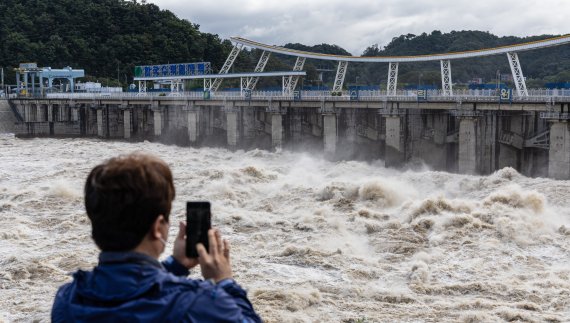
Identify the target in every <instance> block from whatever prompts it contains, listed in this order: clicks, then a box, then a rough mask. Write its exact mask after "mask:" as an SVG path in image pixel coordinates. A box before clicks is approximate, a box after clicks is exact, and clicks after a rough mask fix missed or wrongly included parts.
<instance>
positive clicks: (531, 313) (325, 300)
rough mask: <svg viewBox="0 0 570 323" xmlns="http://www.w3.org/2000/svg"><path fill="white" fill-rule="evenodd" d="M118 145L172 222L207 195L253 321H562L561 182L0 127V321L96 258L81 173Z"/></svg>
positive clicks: (39, 305) (567, 270)
mask: <svg viewBox="0 0 570 323" xmlns="http://www.w3.org/2000/svg"><path fill="white" fill-rule="evenodd" d="M133 151H144V152H148V153H152V154H154V155H157V156H159V157H160V158H162V159H164V160H165V161H167V162H168V164H169V165H170V166H171V168H172V170H173V173H174V177H175V185H176V189H177V196H176V200H175V202H174V206H173V211H172V215H171V216H172V217H171V221H172V222H173V223H177V222H178V221H180V220H182V219H183V218H184V212H185V210H184V207H185V202H186V201H187V200H210V201H212V204H213V217H214V218H213V222H214V225H215V226H217V227H219V228H221V230H222V232H223V234H224V235H225V236H226V237H227V238H228V239H229V240H230V241H231V243H232V247H233V248H232V259H233V268H234V272H235V276H236V280H237V281H238V282H239V283H240V284H241V285H242V286H244V287H245V288H246V289H247V290H248V292H249V296H250V299H251V300H252V302H253V304H254V306H255V308H256V310H257V311H258V312H259V313H260V315H261V316H262V317H263V318H264V320H265V321H267V322H501V321H522V322H568V321H570V181H555V180H551V179H544V178H536V179H532V178H527V177H524V176H522V175H520V174H518V173H517V172H516V171H515V170H513V169H510V168H505V169H502V170H500V171H498V172H496V173H494V174H492V175H489V176H481V177H479V176H467V175H457V174H449V173H444V172H435V171H430V170H429V169H427V168H423V169H421V168H420V169H413V170H407V171H399V170H394V169H386V168H384V167H383V165H382V162H371V163H366V162H356V161H343V162H330V161H326V160H324V159H322V158H320V157H319V156H312V155H310V154H306V153H293V152H277V153H271V152H267V151H258V150H254V151H247V152H244V151H237V152H230V151H227V150H224V149H214V148H201V149H193V148H187V147H184V148H183V147H176V146H166V145H162V144H157V143H149V142H143V143H125V142H111V141H100V140H89V139H28V140H22V139H17V138H14V137H13V136H12V135H0V321H6V322H12V321H17V322H19V321H23V322H28V321H49V313H50V308H51V304H52V301H53V297H54V294H55V291H56V289H57V287H58V286H59V285H61V284H63V283H65V282H67V281H69V280H70V276H69V273H71V272H73V271H75V270H76V269H78V268H82V269H89V268H91V267H92V266H93V265H95V264H96V261H97V254H98V250H97V249H96V247H95V245H94V244H93V242H92V240H91V237H90V223H89V220H88V219H87V216H86V214H85V211H84V207H83V200H82V186H83V182H84V180H85V178H86V176H87V174H88V172H89V171H90V169H91V168H92V167H93V166H95V165H96V164H98V163H100V162H101V161H103V160H105V159H107V158H109V157H112V156H116V155H119V154H124V153H129V152H133ZM176 227H177V226H176V225H172V226H171V232H170V240H172V239H173V238H174V235H175V232H174V231H175V228H176ZM167 248H168V249H167V250H172V244H171V242H170V241H169V245H168V247H167ZM164 256H166V254H165V255H164ZM192 276H193V277H200V273H199V269H196V270H195V271H194V272H193V274H192Z"/></svg>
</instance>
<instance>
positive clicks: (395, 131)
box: [384, 116, 405, 167]
mask: <svg viewBox="0 0 570 323" xmlns="http://www.w3.org/2000/svg"><path fill="white" fill-rule="evenodd" d="M385 147H386V148H385V149H386V150H385V152H384V159H385V165H386V167H391V166H400V165H401V164H402V163H403V162H404V161H405V158H404V157H405V156H404V147H403V144H402V127H401V122H400V117H398V116H387V117H386V145H385Z"/></svg>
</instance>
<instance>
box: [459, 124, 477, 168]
mask: <svg viewBox="0 0 570 323" xmlns="http://www.w3.org/2000/svg"><path fill="white" fill-rule="evenodd" d="M475 122H476V121H475V119H474V118H462V119H460V121H459V158H458V171H459V173H462V174H475V173H476V172H477V137H476V132H475Z"/></svg>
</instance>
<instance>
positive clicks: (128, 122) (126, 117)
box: [123, 109, 132, 139]
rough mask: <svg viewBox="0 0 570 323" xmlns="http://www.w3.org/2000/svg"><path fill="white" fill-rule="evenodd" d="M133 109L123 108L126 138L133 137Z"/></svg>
mask: <svg viewBox="0 0 570 323" xmlns="http://www.w3.org/2000/svg"><path fill="white" fill-rule="evenodd" d="M131 128H132V127H131V110H129V109H124V110H123V130H124V132H125V135H124V137H125V139H129V138H131Z"/></svg>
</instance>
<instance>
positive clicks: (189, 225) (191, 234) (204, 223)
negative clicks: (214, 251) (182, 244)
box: [186, 202, 212, 258]
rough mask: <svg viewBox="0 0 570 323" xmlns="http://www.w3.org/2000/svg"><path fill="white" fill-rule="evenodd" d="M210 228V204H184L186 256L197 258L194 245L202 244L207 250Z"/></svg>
mask: <svg viewBox="0 0 570 323" xmlns="http://www.w3.org/2000/svg"><path fill="white" fill-rule="evenodd" d="M211 228H212V214H211V212H210V202H187V203H186V256H187V257H189V258H198V250H197V249H196V244H198V243H202V244H203V245H204V247H206V250H209V248H208V247H209V243H208V230H210V229H211Z"/></svg>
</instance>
